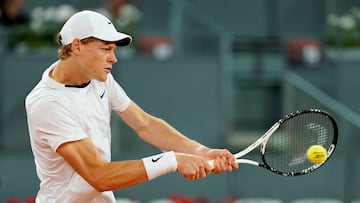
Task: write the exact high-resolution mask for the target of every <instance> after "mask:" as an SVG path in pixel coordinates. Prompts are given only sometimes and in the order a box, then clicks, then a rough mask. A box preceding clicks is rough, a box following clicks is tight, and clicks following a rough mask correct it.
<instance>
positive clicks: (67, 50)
mask: <svg viewBox="0 0 360 203" xmlns="http://www.w3.org/2000/svg"><path fill="white" fill-rule="evenodd" d="M95 40H97V39H96V38H94V37H88V38H85V39H82V40H80V41H81V43H83V44H87V43H90V42H93V41H95ZM57 42H58V44H59V45H60V48H59V49H58V57H59V59H60V60H65V59H67V58H69V57H70V56H71V53H72V50H71V44H68V45H65V46H63V45H62V42H61V35H60V34H58V35H57Z"/></svg>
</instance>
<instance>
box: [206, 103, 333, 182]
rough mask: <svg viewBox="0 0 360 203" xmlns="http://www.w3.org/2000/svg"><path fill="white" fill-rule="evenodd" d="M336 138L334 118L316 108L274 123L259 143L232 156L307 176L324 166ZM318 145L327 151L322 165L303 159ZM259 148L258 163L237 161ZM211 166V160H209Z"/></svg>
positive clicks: (284, 174) (263, 166)
mask: <svg viewBox="0 0 360 203" xmlns="http://www.w3.org/2000/svg"><path fill="white" fill-rule="evenodd" d="M337 139H338V128H337V124H336V121H335V119H334V118H333V117H332V116H331V115H330V114H329V113H327V112H324V111H322V110H319V109H307V110H303V111H296V112H294V113H291V114H289V115H287V116H285V117H284V118H282V119H280V120H279V121H277V122H276V123H275V124H274V125H273V126H272V127H271V128H270V129H269V130H268V131H266V132H265V134H264V135H262V136H261V137H260V138H259V139H258V140H256V141H255V142H254V143H253V144H251V145H249V146H248V147H247V148H245V149H244V150H242V151H240V152H238V153H236V154H234V157H235V159H236V162H237V163H239V164H250V165H254V166H260V167H262V168H265V169H267V170H270V171H271V172H274V173H276V174H279V175H283V176H299V175H305V174H308V173H310V172H312V171H314V170H316V169H318V168H319V167H320V166H322V165H323V164H325V163H326V161H327V160H328V159H329V158H330V156H331V155H332V154H333V152H334V150H335V147H336V142H337ZM312 145H321V146H323V147H324V148H325V149H326V150H327V158H326V160H325V161H324V162H322V163H319V164H314V163H312V162H310V161H309V160H308V159H307V157H306V152H307V149H308V148H310V147H311V146H312ZM258 146H260V154H261V161H260V162H257V161H254V160H250V159H240V158H241V157H243V156H245V155H247V154H248V153H250V152H251V151H253V150H254V149H256V148H257V147H258ZM208 163H209V164H210V166H211V167H214V160H210V161H208Z"/></svg>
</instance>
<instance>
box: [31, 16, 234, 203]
mask: <svg viewBox="0 0 360 203" xmlns="http://www.w3.org/2000/svg"><path fill="white" fill-rule="evenodd" d="M58 41H59V44H60V45H61V47H60V49H59V60H58V61H56V62H55V63H54V64H52V65H51V66H50V67H49V68H48V69H47V70H45V72H44V73H43V75H42V79H41V81H40V82H39V83H38V84H37V85H36V87H35V88H34V89H33V90H32V91H31V92H30V93H29V95H28V96H27V97H26V101H25V105H26V112H27V119H28V126H29V133H30V141H31V146H32V151H33V154H34V158H35V164H36V170H37V175H38V177H39V179H40V181H41V183H40V190H39V192H38V194H37V197H36V202H37V203H42V202H46V203H51V202H67V203H71V202H115V198H114V195H113V193H112V191H113V190H117V189H122V188H126V187H130V186H133V185H136V184H139V183H141V182H144V181H148V180H152V179H154V178H157V177H159V176H161V175H164V174H167V173H170V172H174V171H176V172H178V173H180V174H181V175H183V176H184V177H185V178H186V179H188V180H196V179H199V178H204V177H206V176H207V175H208V174H209V173H210V172H213V173H221V172H225V171H231V170H232V169H237V168H238V165H237V164H236V163H235V161H234V158H233V156H232V155H231V153H230V152H229V151H228V150H225V149H209V148H208V147H206V146H204V145H201V144H200V143H198V142H196V141H194V140H191V139H189V138H187V137H185V136H184V135H182V134H181V133H180V132H178V131H177V130H175V129H174V128H173V127H171V126H170V125H169V124H168V123H167V122H165V121H164V120H162V119H159V118H156V117H154V116H152V115H149V114H148V113H146V112H144V111H143V110H142V109H141V108H140V107H139V106H138V105H136V103H135V102H134V101H132V100H130V98H129V97H128V96H127V95H126V93H125V92H124V90H123V89H122V88H121V87H120V86H119V84H118V83H117V82H116V81H115V80H114V78H113V77H112V75H111V74H110V71H111V69H112V65H113V64H114V63H116V62H117V59H116V57H115V54H114V51H115V49H116V48H117V46H126V45H128V44H130V43H131V37H130V36H128V35H126V34H124V33H120V32H117V31H116V29H115V28H114V26H113V24H112V23H111V21H110V20H109V19H107V18H106V17H104V16H103V15H101V14H98V13H96V12H92V11H81V12H78V13H76V14H74V15H73V16H72V17H71V18H70V19H69V20H68V21H67V22H66V23H65V24H64V26H63V27H62V29H61V31H60V33H59V35H58ZM112 111H114V112H116V114H117V115H119V116H120V117H121V118H122V119H123V120H124V121H125V122H126V123H127V124H128V125H129V126H130V127H131V128H132V129H133V130H134V131H135V132H136V133H137V134H138V135H139V137H140V138H141V139H143V140H144V141H145V142H147V143H149V144H151V145H154V146H156V147H158V148H159V149H161V150H163V151H165V152H164V153H161V154H158V155H155V156H150V157H145V158H143V159H141V160H124V161H116V162H111V161H110V158H111V157H110V156H111V155H110V141H111V133H110V132H111V130H110V117H111V112H112ZM209 159H214V160H215V161H214V166H213V167H211V166H209V164H208V162H207V160H209Z"/></svg>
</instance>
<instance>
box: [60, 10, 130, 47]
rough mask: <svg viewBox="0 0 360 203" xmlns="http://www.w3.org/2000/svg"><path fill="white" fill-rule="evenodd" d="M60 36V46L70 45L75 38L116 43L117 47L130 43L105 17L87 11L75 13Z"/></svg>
mask: <svg viewBox="0 0 360 203" xmlns="http://www.w3.org/2000/svg"><path fill="white" fill-rule="evenodd" d="M60 35H61V38H60V39H61V40H60V43H61V45H62V46H65V45H68V44H71V43H72V41H73V40H74V39H76V38H78V39H85V38H88V37H95V38H97V39H100V40H103V41H109V42H116V43H117V45H118V46H126V45H129V44H130V43H131V41H132V38H131V36H129V35H127V34H124V33H121V32H118V31H117V30H116V29H115V27H114V25H113V24H112V22H111V21H110V20H109V19H108V18H107V17H105V16H103V15H102V14H100V13H96V12H94V11H88V10H85V11H80V12H77V13H75V14H74V15H73V16H71V17H70V18H69V19H68V20H67V21H66V22H65V24H64V25H63V27H62V28H61V30H60Z"/></svg>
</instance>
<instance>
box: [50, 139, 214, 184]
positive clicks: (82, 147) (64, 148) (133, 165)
mask: <svg viewBox="0 0 360 203" xmlns="http://www.w3.org/2000/svg"><path fill="white" fill-rule="evenodd" d="M57 153H59V154H60V155H61V156H62V157H63V158H64V160H65V161H66V162H67V163H68V164H69V165H70V166H71V167H72V168H73V169H74V170H75V171H76V172H77V173H78V174H79V175H80V176H82V177H83V178H84V179H85V180H86V181H87V182H88V183H89V184H91V185H92V186H93V187H94V188H95V189H96V190H98V191H109V190H117V189H122V188H126V187H130V186H133V185H136V184H139V183H142V182H144V181H147V180H148V177H147V173H146V169H145V166H144V163H143V161H142V160H126V161H117V162H104V161H103V160H102V158H101V156H100V153H99V151H98V150H97V148H96V147H95V145H94V144H93V143H92V142H91V140H90V139H88V138H84V139H81V140H78V141H72V142H66V143H63V144H62V145H60V146H59V147H58V148H57ZM175 155H176V160H177V171H178V172H179V173H181V174H182V175H183V176H185V177H186V178H187V179H189V180H196V179H198V178H202V177H205V176H206V175H207V174H206V173H205V172H204V169H202V168H198V166H199V165H203V164H204V163H203V161H204V160H203V159H201V158H200V157H197V156H193V155H189V154H182V153H175Z"/></svg>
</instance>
